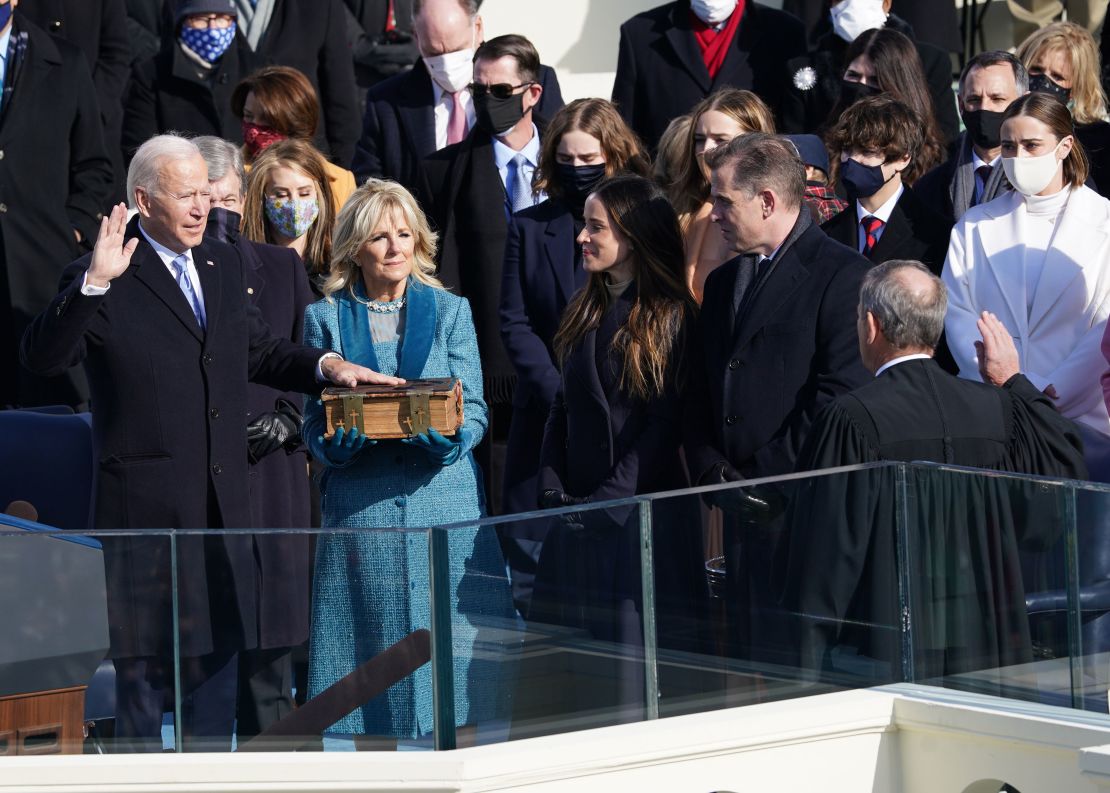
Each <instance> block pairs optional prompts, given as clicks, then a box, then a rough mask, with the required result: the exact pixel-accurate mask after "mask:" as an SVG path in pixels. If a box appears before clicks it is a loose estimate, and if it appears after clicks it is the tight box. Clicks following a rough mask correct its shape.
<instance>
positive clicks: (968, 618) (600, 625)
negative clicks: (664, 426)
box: [0, 463, 1110, 755]
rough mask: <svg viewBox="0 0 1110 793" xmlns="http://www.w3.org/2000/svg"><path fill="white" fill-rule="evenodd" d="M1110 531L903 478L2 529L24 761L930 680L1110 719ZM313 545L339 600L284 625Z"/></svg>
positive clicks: (681, 708)
mask: <svg viewBox="0 0 1110 793" xmlns="http://www.w3.org/2000/svg"><path fill="white" fill-rule="evenodd" d="M1107 522H1110V488H1107V487H1104V486H1100V485H1092V484H1089V483H1082V482H1073V481H1059V480H1044V479H1035V478H1030V477H1020V476H1012V475H1003V474H996V473H992V472H985V471H978V470H970V469H957V468H949V467H944V466H937V465H929V464H900V463H885V464H875V465H868V466H857V467H851V468H842V469H832V470H828V471H821V472H814V473H810V474H800V475H794V476H788V477H781V478H777V479H771V480H757V481H751V482H744V483H739V484H733V485H724V486H719V487H712V488H699V489H693V490H686V491H678V492H673V493H664V494H657V495H652V496H646V497H642V498H634V499H627V500H623V501H615V502H606V503H601V504H589V505H585V506H582V507H577V508H567V509H562V510H549V511H543V512H534V513H526V514H521V515H514V516H508V517H504V518H497V519H489V520H484V521H480V522H477V523H470V524H457V525H447V526H437V527H431V528H427V529H407V530H395V529H357V530H356V529H345V530H335V529H315V530H308V529H306V530H304V531H302V532H290V531H270V532H267V531H261V530H257V531H245V530H223V531H200V530H197V531H166V530H150V531H116V532H109V531H89V532H82V533H80V534H75V533H74V532H59V531H54V530H49V529H43V528H42V527H37V526H35V525H34V524H24V523H20V522H19V521H18V520H16V519H10V518H3V519H2V525H0V564H2V565H3V567H2V569H3V570H4V574H3V575H2V576H0V635H2V636H3V637H4V639H3V640H2V641H0V755H3V754H30V753H39V754H47V753H53V752H59V751H61V752H82V751H84V752H127V751H161V750H164V749H175V750H177V751H186V752H188V751H230V750H232V749H235V750H239V751H246V750H259V749H261V750H294V749H295V750H320V749H323V750H328V751H333V750H336V751H338V750H394V749H451V748H455V747H463V746H471V745H475V744H485V743H496V742H503V741H509V740H516V739H520V738H528V737H534V736H540V735H549V734H553V733H559V732H567V731H572V730H580V729H587V728H591V727H600V726H608V725H615V724H621V723H627V722H635V721H641V720H647V719H655V718H661V717H667V716H672V715H678V714H686V713H696V712H700V711H707V710H713V709H719V708H728V707H737V706H744V705H748V704H755V703H761V702H768V701H773V700H778V699H785V698H794V697H802V696H810V695H813V694H819V693H824V692H828V691H834V690H842V689H849V688H864V687H871V686H877V685H883V684H886V683H891V682H902V681H910V682H916V683H922V684H927V685H933V686H942V687H949V688H956V689H962V690H966V691H973V692H978V693H987V694H993V695H997V696H1002V697H1007V698H1012V699H1020V700H1027V701H1032V702H1036V703H1041V704H1048V705H1063V706H1066V707H1072V708H1080V709H1084V710H1086V711H1089V712H1092V713H1102V714H1106V713H1107V711H1108V699H1107V691H1108V689H1110V526H1106V525H1104V524H1105V523H1107ZM305 535H307V536H308V538H309V539H310V542H304V536H305ZM508 535H512V536H514V537H528V538H530V540H531V546H530V547H532V548H533V549H534V551H535V552H534V556H535V563H536V571H535V578H534V581H533V582H532V591H531V594H530V596H525V595H523V594H522V591H521V590H520V588H519V587H518V589H517V591H516V592H515V595H516V598H515V601H514V590H513V587H512V584H513V583H514V582H513V581H512V580H510V575H509V573H508V571H507V568H506V565H505V562H504V556H503V554H502V548H503V547H504V546H503V543H504V541H505V538H506V536H508ZM293 537H297V538H299V539H300V542H298V543H291V544H290V547H292V548H295V549H300V550H299V551H296V552H298V553H302V554H305V555H307V554H309V553H311V554H312V557H311V560H310V562H311V563H310V564H301V565H299V569H301V570H303V569H305V568H308V569H310V570H311V576H312V582H311V593H312V595H311V598H303V599H302V600H299V601H296V602H285V603H283V604H281V607H280V608H279V609H277V610H275V608H274V603H275V602H277V603H281V599H280V598H277V599H276V600H275V599H274V597H273V592H272V589H271V588H272V587H274V586H275V582H274V581H271V580H262V579H261V578H260V576H259V575H257V574H256V572H255V569H256V568H255V563H256V562H257V560H258V559H259V558H261V556H262V555H263V554H264V553H267V552H272V551H273V549H274V547H277V546H278V545H280V544H281V543H282V540H283V538H285V539H286V540H288V539H289V538H293ZM310 547H311V548H312V550H311V551H309V548H310ZM266 548H269V551H265V550H264V549H266ZM300 561H301V562H304V561H305V560H304V559H301V560H300ZM290 569H291V570H296V569H298V565H296V564H294V565H291V566H290ZM516 583H518V584H519V583H520V582H519V581H518V582H516ZM293 589H294V591H295V590H296V588H293ZM300 591H302V592H303V591H305V587H303V586H302V587H301V589H300ZM260 603H265V604H266V606H265V607H263V606H260ZM260 645H261V646H260ZM236 651H242V652H241V653H240V655H241V656H242V657H237V656H236V655H235V653H236ZM106 659H107V660H106ZM248 688H249V690H252V691H254V692H255V695H256V696H255V699H254V702H253V705H249V706H248V705H247V704H244V700H243V698H242V697H241V696H240V697H239V699H238V703H237V698H236V691H237V689H238V690H239V692H240V694H242V692H243V691H244V690H248ZM282 690H285V691H291V692H292V693H293V695H294V698H295V700H296V702H297V703H299V704H297V705H296V706H291V704H290V703H288V702H287V701H285V700H284V699H283V698H282V697H281V696H280V694H281V691H282ZM247 707H251V708H252V710H251V713H252V714H255V715H254V716H252V717H251V718H247V717H246V716H245V715H244V710H243V709H244V708H247ZM237 710H238V715H239V718H238V719H236V714H237ZM257 714H262V715H261V716H257ZM255 716H257V718H256V717H255ZM258 721H261V724H259V725H256V726H252V725H254V724H255V722H258ZM259 729H261V733H260V734H258V730H259Z"/></svg>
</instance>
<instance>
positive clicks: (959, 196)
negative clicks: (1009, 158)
mask: <svg viewBox="0 0 1110 793" xmlns="http://www.w3.org/2000/svg"><path fill="white" fill-rule="evenodd" d="M974 163H975V160H974V155H973V153H972V151H971V138H970V136H968V134H967V133H966V132H961V133H960V153H959V155H958V159H957V160H956V172H955V173H954V174H953V175H952V183H951V184H950V185H949V186H948V195H949V196H950V197H951V199H952V217H953V218H955V219H956V220H959V219H960V218H961V217H963V214H964V213H965V212H967V210H968V209H969V208H970V207H971V204H972V202H973V201H974V200H975V164H974ZM1012 189H1013V188H1012V187H1010V182H1009V180H1008V179H1006V175H1005V174H1004V173H1003V172H1002V163H999V164H998V165H997V166H996V167H995V168H994V169H992V170H991V175H990V178H989V179H987V183H986V184H985V185H983V195H982V196H980V197H979V203H980V204H985V203H987V202H988V201H991V200H992V199H995V198H997V197H998V196H1000V195H1002V193H1007V192H1009V191H1010V190H1012Z"/></svg>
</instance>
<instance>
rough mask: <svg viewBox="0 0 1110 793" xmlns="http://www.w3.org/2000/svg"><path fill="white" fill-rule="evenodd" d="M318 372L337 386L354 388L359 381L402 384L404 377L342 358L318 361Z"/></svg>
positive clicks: (376, 383) (375, 383)
mask: <svg viewBox="0 0 1110 793" xmlns="http://www.w3.org/2000/svg"><path fill="white" fill-rule="evenodd" d="M320 373H321V374H323V375H324V377H326V378H327V379H328V380H329V381H331V382H332V383H334V384H335V385H338V386H344V387H346V388H354V387H355V386H357V385H358V384H359V383H369V384H372V385H404V382H405V381H404V379H402V378H400V377H390V376H389V375H387V374H380V373H379V372H375V371H374V370H373V369H367V368H366V367H365V366H359V365H358V364H357V363H351V362H350V361H344V360H343V359H342V358H325V359H324V360H323V361H321V362H320Z"/></svg>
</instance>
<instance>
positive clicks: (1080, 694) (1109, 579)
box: [1040, 484, 1110, 715]
mask: <svg viewBox="0 0 1110 793" xmlns="http://www.w3.org/2000/svg"><path fill="white" fill-rule="evenodd" d="M1075 499H1076V500H1075V554H1074V558H1075V565H1074V568H1073V570H1072V574H1073V576H1074V578H1075V582H1076V583H1075V587H1074V591H1073V592H1071V593H1070V594H1071V597H1070V598H1068V600H1067V603H1066V604H1065V603H1064V602H1062V601H1061V598H1060V597H1059V596H1058V593H1059V591H1060V590H1059V588H1056V589H1055V590H1050V591H1053V592H1054V593H1056V594H1054V595H1051V596H1049V597H1047V598H1045V601H1044V602H1043V603H1042V604H1041V606H1042V611H1043V614H1042V615H1041V617H1040V619H1041V620H1042V621H1044V622H1047V623H1049V624H1053V623H1058V622H1061V621H1063V620H1064V619H1065V618H1066V617H1065V614H1069V613H1070V623H1071V626H1072V633H1073V634H1074V635H1075V638H1074V639H1073V645H1072V647H1073V650H1072V652H1073V657H1074V658H1075V659H1076V661H1077V663H1076V664H1074V665H1073V672H1072V673H1073V699H1074V707H1077V708H1083V709H1084V710H1088V711H1092V712H1095V713H1101V714H1103V715H1106V714H1107V713H1108V712H1110V702H1108V692H1110V487H1107V486H1105V485H1093V484H1084V485H1082V486H1080V487H1078V488H1077V489H1076V491H1075ZM1064 608H1067V611H1066V612H1065V611H1064ZM1056 632H1057V633H1059V632H1060V629H1059V628H1056ZM1054 649H1055V648H1054Z"/></svg>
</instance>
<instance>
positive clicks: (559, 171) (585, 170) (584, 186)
mask: <svg viewBox="0 0 1110 793" xmlns="http://www.w3.org/2000/svg"><path fill="white" fill-rule="evenodd" d="M555 176H556V178H558V180H559V184H560V185H561V186H562V188H563V195H564V196H565V197H566V200H567V203H568V204H571V205H575V206H582V205H583V204H584V203H586V197H587V196H588V195H589V194H590V193H592V192H593V191H594V188H595V187H597V186H598V183H600V182H601V180H602V179H604V178H605V163H602V164H600V165H571V164H569V163H564V162H560V163H556V164H555Z"/></svg>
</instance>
